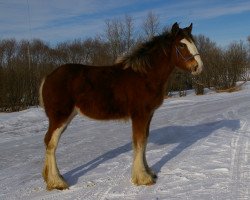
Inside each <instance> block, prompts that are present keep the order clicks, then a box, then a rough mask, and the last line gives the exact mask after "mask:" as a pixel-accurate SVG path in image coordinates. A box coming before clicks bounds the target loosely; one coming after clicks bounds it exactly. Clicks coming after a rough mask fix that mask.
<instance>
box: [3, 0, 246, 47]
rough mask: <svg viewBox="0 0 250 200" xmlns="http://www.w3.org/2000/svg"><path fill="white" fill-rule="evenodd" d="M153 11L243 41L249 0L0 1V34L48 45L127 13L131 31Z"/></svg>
mask: <svg viewBox="0 0 250 200" xmlns="http://www.w3.org/2000/svg"><path fill="white" fill-rule="evenodd" d="M149 12H153V13H154V14H155V15H156V16H157V17H158V19H159V21H160V26H161V27H165V26H171V25H172V24H173V23H175V22H178V23H179V24H180V26H181V27H186V26H189V24H190V23H191V22H192V23H193V34H194V35H199V34H202V35H205V36H207V37H209V38H210V39H211V40H212V41H214V42H216V43H217V44H218V45H220V46H227V45H229V44H230V43H232V42H235V41H237V42H238V41H244V42H246V41H247V37H248V36H249V35H250V1H249V0H234V1H233V0H209V1H208V0H188V1H187V0H178V1H177V0H144V1H143V0H126V1H125V0H103V1H101V0H42V1H41V0H0V27H1V28H0V39H7V38H15V39H17V40H20V39H33V38H39V39H42V40H44V41H46V42H49V43H50V44H56V43H58V42H62V41H69V40H74V39H79V38H83V39H84V38H88V37H95V36H97V35H99V36H102V35H104V33H105V21H106V20H112V19H123V18H124V16H125V15H129V16H131V17H132V18H133V23H134V27H135V28H136V30H137V31H140V30H141V29H142V23H143V21H144V20H145V18H146V16H147V14H148V13H149Z"/></svg>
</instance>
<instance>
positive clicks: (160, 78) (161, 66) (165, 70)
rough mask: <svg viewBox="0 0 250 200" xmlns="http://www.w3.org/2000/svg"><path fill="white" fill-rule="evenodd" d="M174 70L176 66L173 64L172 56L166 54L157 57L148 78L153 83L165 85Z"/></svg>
mask: <svg viewBox="0 0 250 200" xmlns="http://www.w3.org/2000/svg"><path fill="white" fill-rule="evenodd" d="M173 69H174V64H173V63H172V62H171V58H170V56H168V55H166V54H165V53H164V54H162V55H159V56H158V57H156V60H155V61H154V66H152V69H151V70H150V72H149V76H148V77H149V78H151V79H152V81H157V82H161V83H162V84H165V83H166V82H167V81H168V79H169V76H170V74H171V73H172V71H173Z"/></svg>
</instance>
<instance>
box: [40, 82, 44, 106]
mask: <svg viewBox="0 0 250 200" xmlns="http://www.w3.org/2000/svg"><path fill="white" fill-rule="evenodd" d="M44 82H45V78H43V79H42V82H41V85H40V88H39V105H40V106H41V107H42V108H44V103H43V93H42V91H43V84H44Z"/></svg>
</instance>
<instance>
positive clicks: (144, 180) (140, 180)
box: [132, 172, 156, 186]
mask: <svg viewBox="0 0 250 200" xmlns="http://www.w3.org/2000/svg"><path fill="white" fill-rule="evenodd" d="M154 176H156V175H154ZM154 176H153V175H151V174H148V173H146V172H144V173H141V174H137V175H133V176H132V183H133V184H134V185H137V186H139V185H147V186H150V185H154V184H155V183H156V181H155V178H154Z"/></svg>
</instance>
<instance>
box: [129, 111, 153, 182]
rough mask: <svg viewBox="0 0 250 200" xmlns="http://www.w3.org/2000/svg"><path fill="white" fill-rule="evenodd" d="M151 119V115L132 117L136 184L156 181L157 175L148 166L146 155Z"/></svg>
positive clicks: (133, 177)
mask: <svg viewBox="0 0 250 200" xmlns="http://www.w3.org/2000/svg"><path fill="white" fill-rule="evenodd" d="M150 120H151V116H148V117H133V118H132V126H133V147H134V161H133V168H132V182H133V183H134V184H135V185H152V184H154V183H155V176H154V174H153V173H152V172H151V170H150V169H149V167H148V164H147V161H146V155H145V151H146V145H147V137H148V132H147V131H148V127H149V123H150Z"/></svg>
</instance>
